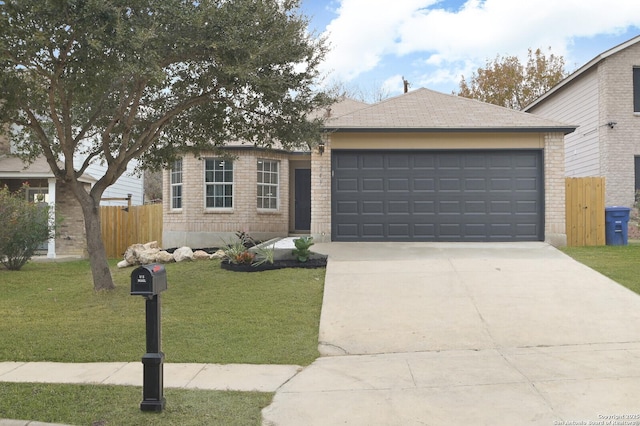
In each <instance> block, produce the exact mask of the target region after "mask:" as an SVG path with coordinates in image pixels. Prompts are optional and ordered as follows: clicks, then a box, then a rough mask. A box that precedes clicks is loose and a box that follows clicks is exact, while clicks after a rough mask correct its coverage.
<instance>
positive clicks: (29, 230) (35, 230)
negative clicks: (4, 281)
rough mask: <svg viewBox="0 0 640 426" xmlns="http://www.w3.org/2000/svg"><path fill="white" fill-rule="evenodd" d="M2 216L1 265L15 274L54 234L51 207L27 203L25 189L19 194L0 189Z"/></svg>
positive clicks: (0, 210) (0, 232)
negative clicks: (50, 217) (50, 213)
mask: <svg viewBox="0 0 640 426" xmlns="http://www.w3.org/2000/svg"><path fill="white" fill-rule="evenodd" d="M0 217H2V218H3V221H4V224H3V226H1V227H0V263H2V264H3V265H4V266H5V267H6V268H7V269H10V270H12V271H18V270H20V268H22V267H23V266H24V264H25V263H27V261H28V260H29V259H31V257H32V256H33V254H34V253H35V252H36V250H37V249H38V246H40V244H42V243H44V242H45V241H47V240H48V239H49V238H52V237H53V235H54V232H55V227H54V226H53V225H52V224H50V223H49V206H48V205H46V204H42V203H40V204H34V203H30V202H29V201H27V200H26V198H25V197H24V188H23V190H21V191H18V192H16V193H11V192H10V191H9V189H8V188H7V187H6V186H3V187H1V188H0Z"/></svg>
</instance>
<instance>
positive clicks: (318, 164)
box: [311, 136, 331, 242]
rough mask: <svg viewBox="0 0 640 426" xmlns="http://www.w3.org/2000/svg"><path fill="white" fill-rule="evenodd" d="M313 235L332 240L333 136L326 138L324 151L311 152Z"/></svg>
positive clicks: (322, 239) (323, 240) (325, 240)
mask: <svg viewBox="0 0 640 426" xmlns="http://www.w3.org/2000/svg"><path fill="white" fill-rule="evenodd" d="M311 164H312V166H311V194H312V197H311V235H312V236H313V237H314V239H315V240H316V241H320V242H328V241H331V137H330V136H326V137H325V138H324V152H322V154H321V153H320V152H319V151H318V150H317V149H314V150H313V152H312V153H311Z"/></svg>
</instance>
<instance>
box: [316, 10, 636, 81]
mask: <svg viewBox="0 0 640 426" xmlns="http://www.w3.org/2000/svg"><path fill="white" fill-rule="evenodd" d="M336 13H337V17H336V18H335V19H334V20H333V21H332V22H331V23H330V24H329V25H328V26H327V31H328V36H329V41H330V43H331V46H332V51H331V52H330V53H329V55H328V56H327V61H326V63H325V64H324V66H325V70H326V71H331V72H333V78H335V79H338V80H342V81H350V80H353V79H355V78H356V77H358V76H359V75H362V74H364V73H366V72H368V71H371V70H374V69H376V68H378V67H380V66H381V64H384V63H387V64H393V63H394V62H399V61H403V60H406V59H407V57H409V56H410V57H411V58H412V62H414V63H420V65H421V66H422V67H423V69H422V70H418V67H416V66H415V65H414V66H413V69H414V70H415V72H414V75H413V78H414V79H415V78H416V76H418V75H420V77H419V79H420V80H421V81H422V82H435V81H444V80H454V81H455V82H456V83H457V82H458V81H459V79H460V74H461V73H465V75H466V76H468V75H470V74H471V73H470V71H472V70H475V69H476V68H477V67H479V66H483V65H484V64H485V62H486V60H487V59H493V58H495V57H496V55H517V56H519V57H521V58H526V53H527V49H528V48H537V47H541V48H545V49H546V48H547V47H551V48H552V52H553V53H554V54H557V55H562V56H565V58H566V59H567V63H571V60H572V58H571V55H570V51H571V47H572V44H573V41H574V40H575V38H576V37H592V36H596V35H601V34H616V33H620V32H624V31H625V30H626V29H627V28H628V27H629V26H637V27H640V1H638V0H615V1H612V0H589V1H584V0H526V1H519V0H484V1H481V0H468V1H467V2H466V3H464V4H463V5H462V7H459V8H452V7H450V4H449V3H447V1H438V0H395V1H385V0H341V1H340V2H339V7H338V9H337V10H336ZM611 47H613V46H611ZM416 57H419V58H421V60H420V61H415V58H416ZM386 68H393V67H391V66H388V67H386ZM405 69H406V68H404V69H402V70H398V69H390V70H389V71H390V72H389V74H395V73H397V72H398V71H399V72H406V71H405ZM425 71H428V72H429V74H425ZM386 78H389V79H391V77H389V76H387V77H385V79H386ZM393 78H394V79H395V78H397V76H394V77H393ZM394 85H395V84H394ZM414 86H415V84H414Z"/></svg>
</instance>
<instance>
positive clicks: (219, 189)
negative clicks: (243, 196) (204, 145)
mask: <svg viewBox="0 0 640 426" xmlns="http://www.w3.org/2000/svg"><path fill="white" fill-rule="evenodd" d="M204 182H205V186H206V188H205V207H206V208H208V209H230V208H233V161H231V160H225V159H221V158H207V159H205V166H204Z"/></svg>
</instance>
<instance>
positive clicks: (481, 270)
mask: <svg viewBox="0 0 640 426" xmlns="http://www.w3.org/2000/svg"><path fill="white" fill-rule="evenodd" d="M314 248H315V249H316V251H320V252H322V253H325V254H329V263H328V266H327V274H326V280H325V290H324V299H323V307H322V315H321V322H320V347H319V348H320V351H321V352H322V353H323V354H324V355H325V356H324V357H322V358H319V359H318V360H316V361H315V362H314V363H313V364H312V365H311V366H309V367H307V368H305V369H304V370H303V371H302V372H300V373H299V374H298V375H296V376H295V377H294V378H292V379H291V380H290V381H289V382H287V383H286V384H285V385H283V386H282V387H281V388H280V389H279V390H278V391H277V392H276V396H275V398H274V401H273V403H272V404H271V405H270V406H268V407H266V408H265V409H264V410H263V419H264V424H265V425H278V426H288V425H301V424H304V425H307V426H313V425H318V426H320V425H322V426H325V425H338V424H349V425H380V426H383V425H384V426H389V425H392V426H393V425H398V426H400V425H402V426H404V425H424V424H428V425H443V426H444V425H560V424H565V425H566V424H598V423H597V422H603V423H602V424H606V422H607V421H610V420H611V421H612V423H610V424H640V416H639V415H638V413H639V412H640V399H639V397H638V395H640V327H639V326H638V325H639V324H640V296H638V295H637V294H635V293H633V292H631V291H629V290H627V289H626V288H624V287H622V286H620V285H619V284H617V283H615V282H613V281H612V280H610V279H608V278H606V277H604V276H602V275H601V274H599V273H597V272H595V271H593V270H591V269H590V268H587V267H586V266H584V265H582V264H580V263H578V262H576V261H574V260H573V259H571V258H570V257H568V256H566V255H564V254H563V253H562V252H560V251H558V250H557V249H555V248H553V247H551V246H549V245H547V244H544V243H518V244H507V243H497V244H484V243H479V244H464V243H462V244H457V243H456V244H449V243H440V244H435V243H407V244H403V243H357V244H350V243H330V244H316V246H314ZM616 421H623V422H627V423H615V422H616ZM589 422H592V423H589Z"/></svg>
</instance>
